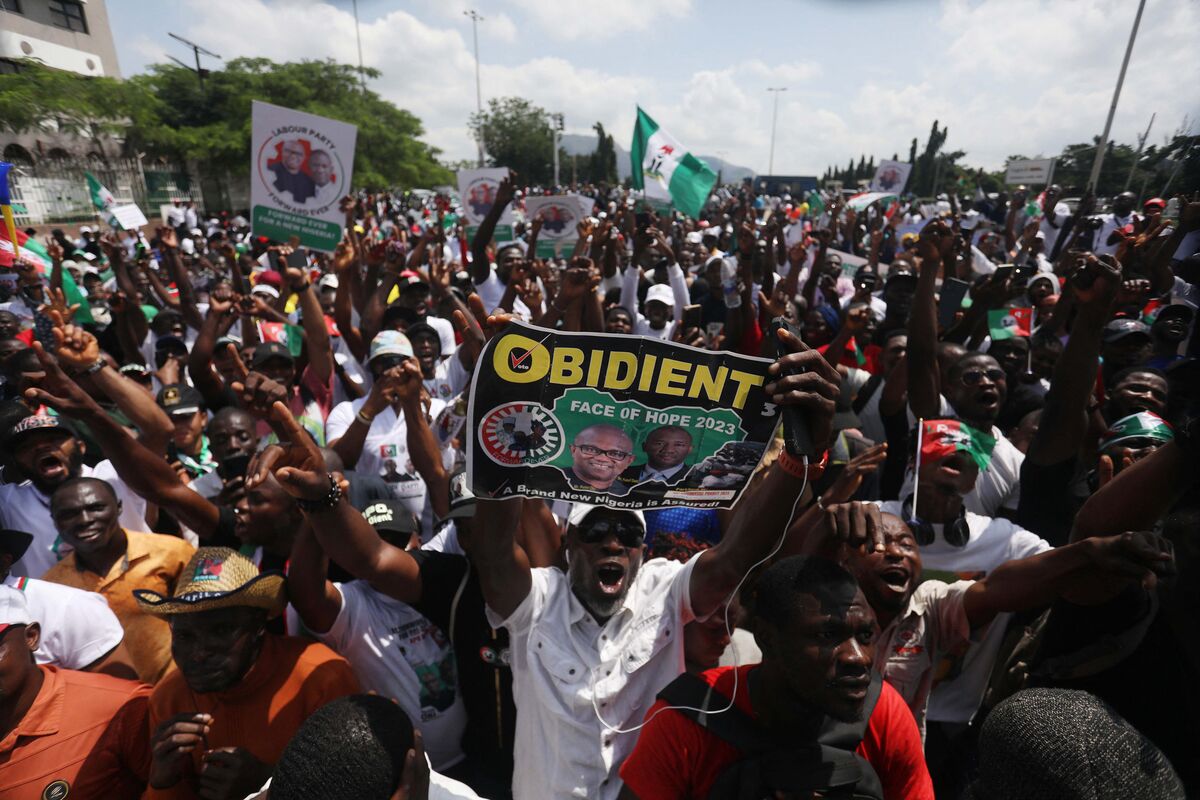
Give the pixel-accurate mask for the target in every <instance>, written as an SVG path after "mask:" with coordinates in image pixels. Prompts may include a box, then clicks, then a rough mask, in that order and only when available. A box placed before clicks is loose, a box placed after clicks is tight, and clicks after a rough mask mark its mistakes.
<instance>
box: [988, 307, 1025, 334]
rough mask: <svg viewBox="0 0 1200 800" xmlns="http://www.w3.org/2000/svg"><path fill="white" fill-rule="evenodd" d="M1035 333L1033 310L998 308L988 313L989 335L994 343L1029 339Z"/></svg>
mask: <svg viewBox="0 0 1200 800" xmlns="http://www.w3.org/2000/svg"><path fill="white" fill-rule="evenodd" d="M1032 333H1033V309H1032V308H998V309H995V310H993V311H989V312H988V334H989V335H990V336H991V337H992V341H993V342H999V341H1002V340H1004V339H1016V338H1017V337H1019V336H1023V337H1025V338H1028V337H1029V336H1030V335H1032Z"/></svg>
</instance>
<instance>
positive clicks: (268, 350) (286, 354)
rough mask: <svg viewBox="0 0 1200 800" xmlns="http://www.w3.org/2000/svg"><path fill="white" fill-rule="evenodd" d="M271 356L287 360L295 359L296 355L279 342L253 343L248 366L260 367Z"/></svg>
mask: <svg viewBox="0 0 1200 800" xmlns="http://www.w3.org/2000/svg"><path fill="white" fill-rule="evenodd" d="M272 358H286V359H287V360H288V361H295V360H296V357H295V356H293V355H292V351H291V350H288V349H287V347H286V346H284V345H282V344H280V343H279V342H263V343H262V344H259V345H255V347H254V356H253V357H252V358H251V359H250V366H252V367H261V366H262V365H263V364H265V363H267V362H268V361H270V360H271V359H272Z"/></svg>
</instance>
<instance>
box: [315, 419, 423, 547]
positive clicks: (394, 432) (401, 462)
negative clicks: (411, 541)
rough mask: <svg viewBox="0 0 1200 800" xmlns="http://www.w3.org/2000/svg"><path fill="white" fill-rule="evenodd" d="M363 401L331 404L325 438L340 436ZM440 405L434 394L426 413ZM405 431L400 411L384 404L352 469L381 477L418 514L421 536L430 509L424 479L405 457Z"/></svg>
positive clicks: (373, 421) (406, 456) (406, 433)
mask: <svg viewBox="0 0 1200 800" xmlns="http://www.w3.org/2000/svg"><path fill="white" fill-rule="evenodd" d="M366 402H367V398H365V397H363V398H359V399H358V400H352V401H350V402H348V403H338V404H337V405H336V406H334V407H333V410H332V411H330V412H329V418H328V419H327V420H326V421H325V441H326V442H332V441H334V440H336V439H340V438H341V437H342V436H344V435H345V433H346V431H347V429H349V427H350V426H351V425H352V424H353V423H354V417H355V415H357V414H358V412H359V410H360V409H362V407H363V404H364V403H366ZM444 406H445V403H443V402H442V401H441V400H438V399H437V398H434V399H433V401H432V403H431V405H430V408H429V414H430V416H434V417H436V416H437V415H438V414H439V413H440V412H441V410H442V408H443V407H444ZM407 435H408V425H407V424H406V423H405V421H404V413H403V412H401V413H399V414H398V413H396V410H395V409H394V408H392V407H391V406H389V407H387V408H385V409H384V410H383V412H382V413H381V414H380V415H379V416H377V417H375V419H374V420H372V422H371V428H370V430H368V431H367V437H366V440H365V441H364V442H363V449H362V453H361V454H360V455H359V457H358V462H357V463H356V464H355V465H354V469H355V471H357V472H361V473H371V474H375V475H378V476H379V477H381V478H383V480H384V481H385V482H386V483H387V484H388V488H389V489H390V490H391V492H392V496H393V497H395V498H396V499H397V500H399V501H401V502H402V503H404V506H405V508H407V509H408V510H409V511H412V512H413V513H414V514H417V515H418V516H420V517H421V527H422V531H423V533H424V537H423V538H428V536H429V532H430V530H431V528H430V526H431V524H432V521H433V511H432V509H431V508H428V505H429V503H428V501H427V495H428V492H427V491H426V488H425V480H424V479H423V478H422V477H421V475H420V474H419V473H418V472H417V468H416V467H414V466H413V463H412V460H411V459H409V457H408V439H407Z"/></svg>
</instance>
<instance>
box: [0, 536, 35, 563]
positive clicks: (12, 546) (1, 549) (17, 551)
mask: <svg viewBox="0 0 1200 800" xmlns="http://www.w3.org/2000/svg"><path fill="white" fill-rule="evenodd" d="M32 543H33V534H32V533H26V532H25V531H15V530H13V529H12V528H4V529H0V553H7V554H8V555H10V556H12V560H13V561H20V560H21V556H23V555H25V551H26V550H28V549H29V545H30V544H32Z"/></svg>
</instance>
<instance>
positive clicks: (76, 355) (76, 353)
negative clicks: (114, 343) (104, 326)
mask: <svg viewBox="0 0 1200 800" xmlns="http://www.w3.org/2000/svg"><path fill="white" fill-rule="evenodd" d="M50 319H51V320H52V321H53V322H54V329H53V330H54V334H53V335H54V344H55V350H54V352H55V354H56V355H57V356H58V362H59V363H60V364H62V365H63V366H64V367H66V368H67V369H68V370H71V371H72V372H82V371H83V370H85V369H87V368H88V367H90V366H92V365H93V364H95V363H96V362H97V361H99V360H100V342H99V341H98V340H97V339H96V337H95V336H93V335H92V334H90V333H88V332H87V331H86V330H84V329H83V328H81V327H79V326H77V325H70V324H67V323H65V322H64V321H63V319H62V317H61V316H60V315H59V314H58V312H57V311H52V312H50Z"/></svg>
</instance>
